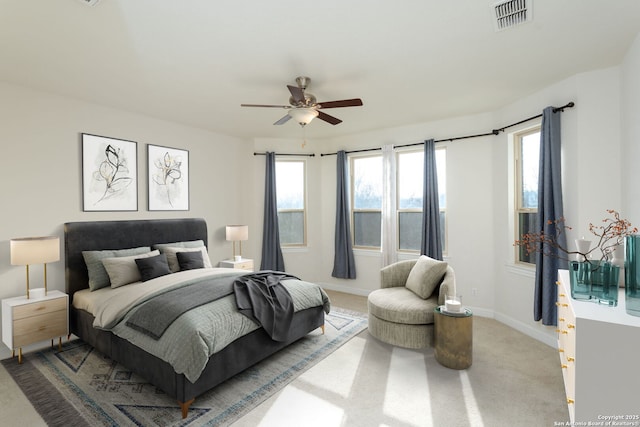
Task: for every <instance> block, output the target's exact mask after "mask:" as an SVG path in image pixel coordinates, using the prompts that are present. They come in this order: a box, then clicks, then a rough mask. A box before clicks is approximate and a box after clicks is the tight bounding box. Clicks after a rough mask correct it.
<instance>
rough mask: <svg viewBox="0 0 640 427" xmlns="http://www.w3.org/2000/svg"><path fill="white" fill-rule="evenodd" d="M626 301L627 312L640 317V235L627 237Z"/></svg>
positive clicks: (625, 264)
mask: <svg viewBox="0 0 640 427" xmlns="http://www.w3.org/2000/svg"><path fill="white" fill-rule="evenodd" d="M624 300H625V301H624V302H625V310H626V311H627V314H630V315H632V316H639V317H640V236H638V235H635V234H634V235H631V236H627V237H626V238H625V259H624Z"/></svg>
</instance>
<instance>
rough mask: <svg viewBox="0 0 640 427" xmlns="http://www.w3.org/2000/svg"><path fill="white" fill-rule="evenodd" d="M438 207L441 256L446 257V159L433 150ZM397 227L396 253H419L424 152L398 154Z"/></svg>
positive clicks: (442, 149)
mask: <svg viewBox="0 0 640 427" xmlns="http://www.w3.org/2000/svg"><path fill="white" fill-rule="evenodd" d="M435 154H436V168H437V173H438V204H439V206H440V235H441V236H442V252H443V253H446V240H447V239H446V233H445V231H446V208H447V205H446V203H447V198H446V188H447V182H446V179H447V178H446V177H447V157H446V150H445V149H444V148H439V149H436V153H435ZM396 185H397V190H396V196H397V201H396V206H397V215H398V216H397V224H398V240H397V242H398V250H400V251H420V245H421V240H422V232H421V230H422V200H423V197H422V195H423V185H424V151H423V150H419V151H402V152H398V154H397V181H396Z"/></svg>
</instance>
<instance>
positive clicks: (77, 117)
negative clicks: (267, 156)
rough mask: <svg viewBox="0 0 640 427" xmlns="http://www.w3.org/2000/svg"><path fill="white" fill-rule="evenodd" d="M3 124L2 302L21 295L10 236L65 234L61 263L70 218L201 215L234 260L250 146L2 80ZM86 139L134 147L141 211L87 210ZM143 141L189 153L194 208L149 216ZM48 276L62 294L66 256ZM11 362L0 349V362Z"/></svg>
mask: <svg viewBox="0 0 640 427" xmlns="http://www.w3.org/2000/svg"><path fill="white" fill-rule="evenodd" d="M0 117H1V118H2V125H1V126H0V147H2V155H1V157H2V175H1V179H0V194H1V195H2V209H1V210H2V221H1V222H0V299H2V298H8V297H13V296H18V295H22V294H24V293H25V267H22V266H12V265H10V255H9V240H10V239H11V238H14V237H28V236H40V235H55V236H59V237H60V242H61V256H62V250H63V243H62V242H63V224H64V223H65V222H68V221H93V220H116V219H146V218H182V217H203V218H205V219H206V220H207V223H208V226H209V242H210V245H209V253H210V257H211V260H212V262H214V263H217V262H218V261H219V260H222V259H225V258H228V257H229V256H230V255H231V244H230V243H228V242H226V241H225V240H224V238H225V236H224V226H225V225H226V224H230V223H237V222H246V221H248V220H249V218H250V216H249V214H248V212H249V210H248V209H247V204H249V203H251V202H252V199H251V197H247V196H246V192H245V191H246V189H247V188H249V187H250V181H249V180H248V178H247V176H246V175H245V174H244V173H243V170H244V168H239V167H238V165H240V164H242V163H243V162H245V161H246V159H248V158H251V157H252V155H251V149H252V146H251V143H250V142H249V141H243V140H240V139H237V138H232V137H228V136H224V135H220V134H215V133H211V132H207V131H204V130H199V129H194V128H189V127H185V126H181V125H177V124H174V123H169V122H166V121H161V120H156V119H153V118H150V117H146V116H142V115H139V114H133V113H128V112H124V111H119V110H114V109H110V108H106V107H102V106H98V105H94V104H90V103H86V102H82V101H79V100H73V99H69V98H64V97H60V96H56V95H53V94H48V93H43V92H39V91H35V90H31V89H27V88H22V87H17V86H12V85H7V84H3V83H0ZM82 132H87V133H93V134H98V135H105V136H111V137H115V138H122V139H127V140H132V141H137V143H138V147H137V148H138V211H137V212H120V213H119V212H83V211H82V195H81V194H82V193H81V164H82V161H81V146H80V136H79V134H80V133H82ZM146 144H156V145H163V146H167V147H175V148H180V149H186V150H189V154H190V156H189V160H190V202H191V206H190V210H189V211H181V212H149V211H147V196H146V195H147V180H146V171H147V167H146ZM47 273H48V285H49V288H50V289H57V290H61V291H64V259H63V258H61V260H60V261H59V262H55V263H51V264H49V265H48V267H47ZM42 277H43V272H42V266H32V267H31V280H32V282H31V286H32V287H40V286H42V280H43V279H42ZM8 355H9V352H8V350H7V348H6V347H5V346H4V344H0V358H3V357H6V356H8Z"/></svg>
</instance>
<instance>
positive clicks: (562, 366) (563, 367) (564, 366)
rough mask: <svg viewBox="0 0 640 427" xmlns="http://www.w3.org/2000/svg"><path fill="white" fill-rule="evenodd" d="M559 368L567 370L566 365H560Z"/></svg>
mask: <svg viewBox="0 0 640 427" xmlns="http://www.w3.org/2000/svg"><path fill="white" fill-rule="evenodd" d="M560 367H561V368H562V369H567V368H568V366H567V365H565V364H564V363H563V364H562V365H560Z"/></svg>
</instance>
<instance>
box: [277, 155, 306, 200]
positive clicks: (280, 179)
mask: <svg viewBox="0 0 640 427" xmlns="http://www.w3.org/2000/svg"><path fill="white" fill-rule="evenodd" d="M276 193H277V198H278V201H277V204H278V209H304V162H301V161H299V162H295V161H294V162H292V161H279V162H278V161H277V162H276Z"/></svg>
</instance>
